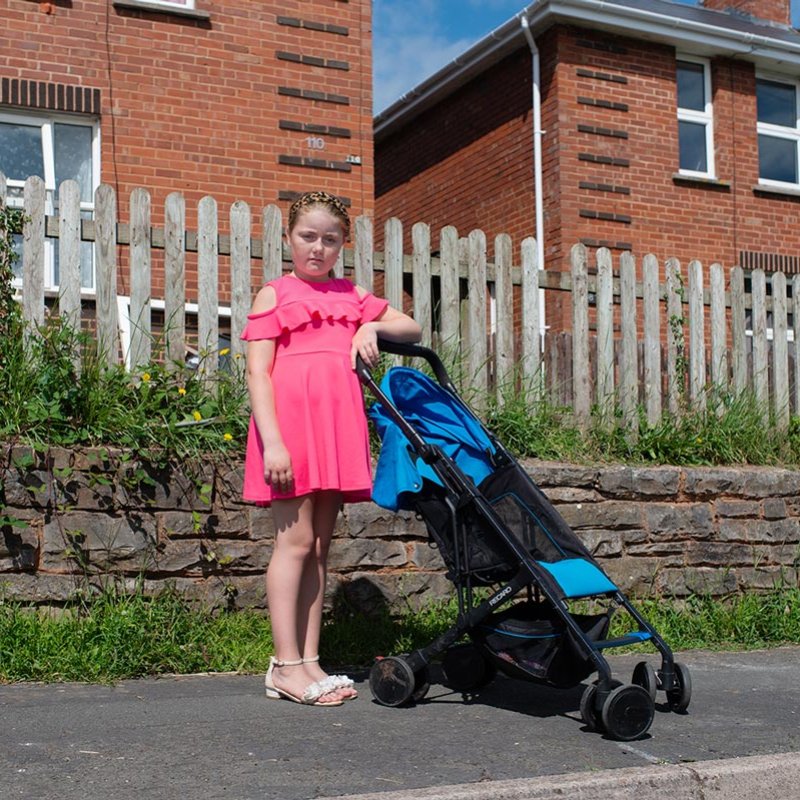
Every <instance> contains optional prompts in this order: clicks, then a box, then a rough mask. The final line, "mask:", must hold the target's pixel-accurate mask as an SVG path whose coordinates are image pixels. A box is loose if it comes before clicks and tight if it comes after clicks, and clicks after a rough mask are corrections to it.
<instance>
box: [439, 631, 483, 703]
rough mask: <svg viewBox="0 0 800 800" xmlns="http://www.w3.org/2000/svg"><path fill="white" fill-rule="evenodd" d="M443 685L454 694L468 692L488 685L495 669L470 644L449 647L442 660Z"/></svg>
mask: <svg viewBox="0 0 800 800" xmlns="http://www.w3.org/2000/svg"><path fill="white" fill-rule="evenodd" d="M442 672H443V673H444V679H445V683H446V684H447V685H448V686H449V687H450V688H451V689H453V690H455V691H456V692H469V691H472V690H473V689H480V688H481V687H483V686H486V685H487V684H488V683H490V682H491V681H492V680H493V679H494V676H495V675H496V674H497V668H496V667H495V666H494V664H492V663H491V662H490V661H489V660H488V659H487V658H486V656H484V655H483V653H482V652H481V650H480V648H479V647H478V646H477V645H475V644H473V643H472V642H464V643H463V644H457V645H455V646H454V647H451V648H450V649H449V650H448V651H447V652H446V653H445V654H444V658H443V659H442Z"/></svg>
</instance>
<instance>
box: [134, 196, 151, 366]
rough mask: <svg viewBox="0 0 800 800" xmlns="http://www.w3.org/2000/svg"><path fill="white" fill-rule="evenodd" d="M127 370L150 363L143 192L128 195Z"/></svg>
mask: <svg viewBox="0 0 800 800" xmlns="http://www.w3.org/2000/svg"><path fill="white" fill-rule="evenodd" d="M130 253H131V299H130V311H129V314H128V318H129V319H130V322H131V339H130V356H129V361H128V363H129V364H130V368H131V370H134V371H136V370H137V369H138V368H139V367H142V366H144V365H145V364H148V363H149V362H150V357H151V343H152V336H151V327H150V317H151V314H150V285H151V277H150V269H151V263H150V194H149V193H148V192H146V191H145V190H144V189H134V190H133V191H132V192H131V245H130Z"/></svg>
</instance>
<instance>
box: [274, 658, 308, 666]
mask: <svg viewBox="0 0 800 800" xmlns="http://www.w3.org/2000/svg"><path fill="white" fill-rule="evenodd" d="M270 659H271V661H272V665H273V666H274V667H299V666H300V665H301V664H302V663H303V659H302V658H298V659H295V660H294V661H280V660H279V659H277V658H275V657H274V656H270Z"/></svg>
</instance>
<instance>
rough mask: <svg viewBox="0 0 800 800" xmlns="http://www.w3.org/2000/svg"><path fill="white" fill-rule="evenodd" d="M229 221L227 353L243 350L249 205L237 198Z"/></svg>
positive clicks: (248, 273) (247, 296)
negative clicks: (228, 326) (229, 294)
mask: <svg viewBox="0 0 800 800" xmlns="http://www.w3.org/2000/svg"><path fill="white" fill-rule="evenodd" d="M230 220H231V347H230V349H231V355H236V354H237V353H238V354H240V355H241V354H242V353H244V350H245V343H244V342H243V341H242V340H241V335H242V331H243V330H244V326H245V325H246V324H247V312H248V311H249V310H250V286H251V282H250V276H251V272H252V268H251V267H252V265H251V260H250V257H251V252H250V230H251V228H252V214H251V213H250V206H249V205H248V204H247V203H245V202H243V201H242V200H237V201H236V202H235V203H234V204H233V205H232V206H231V211H230Z"/></svg>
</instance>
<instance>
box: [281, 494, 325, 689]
mask: <svg viewBox="0 0 800 800" xmlns="http://www.w3.org/2000/svg"><path fill="white" fill-rule="evenodd" d="M316 499H317V495H304V496H303V497H297V498H291V499H289V500H277V501H275V502H274V503H273V504H272V517H273V521H274V523H275V545H274V549H273V553H272V558H271V559H270V562H269V567H268V568H267V602H268V604H269V611H270V618H271V621H272V637H273V642H274V645H275V658H276V659H277V660H279V661H297V660H300V659H301V658H302V657H303V648H304V647H305V646H306V642H307V641H308V635H307V628H308V621H309V618H310V612H309V610H310V609H311V608H312V607H313V606H314V598H316V596H317V594H318V593H319V592H320V591H322V592H323V593H324V585H323V586H322V587H321V588H320V579H319V566H318V562H319V558H318V547H317V538H318V537H317V535H316V532H315V528H314V516H315V514H314V509H315V506H316V502H315V501H316ZM323 505H325V504H323ZM334 521H335V516H334ZM332 531H333V529H332V528H331V533H332ZM328 543H330V535H329V536H328ZM325 553H326V554H327V548H325ZM323 569H324V565H323ZM309 575H311V576H313V578H312V580H311V581H309ZM321 615H322V608H321V605H320V620H321ZM319 624H320V623H317V629H316V637H317V641H319ZM301 627H302V629H303V636H302V638H301V636H300V634H299V631H300V629H301ZM311 666H314V665H311V664H301V665H298V666H292V667H278V668H275V669H274V670H273V681H274V682H275V685H276V686H278V687H279V688H281V689H283V690H284V691H287V692H289V693H290V694H293V695H295V696H297V697H299V696H301V695H302V694H303V692H304V691H305V689H306V688H307V687H308V685H309V684H311V683H313V682H314V681H316V680H318V677H316V670H313V669H309V667H311ZM336 697H337V695H336V693H335V692H331V693H330V694H329V695H328V694H326V695H323V696H322V697H321V698H320V699H321V700H322V701H323V702H325V701H328V700H332V699H336Z"/></svg>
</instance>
